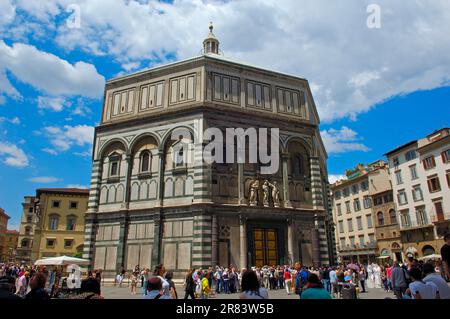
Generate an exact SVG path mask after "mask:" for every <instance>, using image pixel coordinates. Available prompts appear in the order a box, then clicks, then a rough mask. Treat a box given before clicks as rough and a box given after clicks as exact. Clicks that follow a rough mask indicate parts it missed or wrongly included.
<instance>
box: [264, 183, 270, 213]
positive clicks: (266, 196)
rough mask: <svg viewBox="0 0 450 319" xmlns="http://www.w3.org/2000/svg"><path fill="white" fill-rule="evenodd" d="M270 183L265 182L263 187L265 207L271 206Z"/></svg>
mask: <svg viewBox="0 0 450 319" xmlns="http://www.w3.org/2000/svg"><path fill="white" fill-rule="evenodd" d="M269 185H270V183H269V181H264V183H263V185H262V189H263V205H264V206H265V207H268V206H269V191H270V190H269Z"/></svg>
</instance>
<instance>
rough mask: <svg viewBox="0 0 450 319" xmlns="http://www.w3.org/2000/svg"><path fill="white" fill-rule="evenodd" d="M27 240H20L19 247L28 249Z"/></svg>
mask: <svg viewBox="0 0 450 319" xmlns="http://www.w3.org/2000/svg"><path fill="white" fill-rule="evenodd" d="M28 243H29V242H28V239H26V238H25V239H22V241H21V243H20V247H24V248H26V247H28Z"/></svg>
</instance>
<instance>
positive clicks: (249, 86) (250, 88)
mask: <svg viewBox="0 0 450 319" xmlns="http://www.w3.org/2000/svg"><path fill="white" fill-rule="evenodd" d="M254 94H255V93H254V92H253V83H250V82H249V83H247V101H248V105H255V97H254Z"/></svg>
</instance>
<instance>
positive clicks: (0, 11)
mask: <svg viewBox="0 0 450 319" xmlns="http://www.w3.org/2000/svg"><path fill="white" fill-rule="evenodd" d="M15 16H16V7H15V6H14V5H13V4H12V2H11V1H9V0H2V1H0V30H2V27H3V26H6V25H8V24H9V23H11V22H12V21H13V20H14V17H15Z"/></svg>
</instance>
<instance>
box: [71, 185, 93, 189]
mask: <svg viewBox="0 0 450 319" xmlns="http://www.w3.org/2000/svg"><path fill="white" fill-rule="evenodd" d="M66 188H81V189H89V187H87V186H86V185H81V184H69V185H66Z"/></svg>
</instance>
